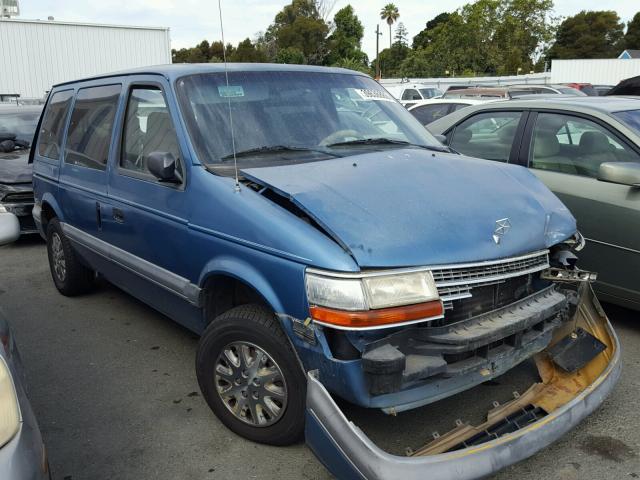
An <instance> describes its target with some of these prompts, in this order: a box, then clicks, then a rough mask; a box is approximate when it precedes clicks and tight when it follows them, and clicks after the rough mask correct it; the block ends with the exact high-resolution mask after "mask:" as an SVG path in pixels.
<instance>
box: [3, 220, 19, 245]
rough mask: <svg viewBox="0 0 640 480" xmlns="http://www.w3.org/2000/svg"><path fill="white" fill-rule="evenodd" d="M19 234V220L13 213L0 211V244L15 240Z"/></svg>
mask: <svg viewBox="0 0 640 480" xmlns="http://www.w3.org/2000/svg"><path fill="white" fill-rule="evenodd" d="M19 236H20V222H19V221H18V217H16V216H15V215H14V214H13V213H4V212H2V213H0V245H4V244H6V243H11V242H15V241H16V240H17V239H18V237H19Z"/></svg>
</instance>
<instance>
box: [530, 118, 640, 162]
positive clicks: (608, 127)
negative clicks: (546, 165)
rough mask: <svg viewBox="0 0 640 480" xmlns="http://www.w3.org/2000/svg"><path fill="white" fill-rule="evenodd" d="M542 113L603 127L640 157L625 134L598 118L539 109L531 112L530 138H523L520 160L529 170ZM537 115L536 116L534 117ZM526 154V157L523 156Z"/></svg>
mask: <svg viewBox="0 0 640 480" xmlns="http://www.w3.org/2000/svg"><path fill="white" fill-rule="evenodd" d="M540 113H547V114H556V115H566V116H569V117H575V118H580V119H582V120H587V121H591V122H593V123H595V124H597V125H598V126H600V127H602V128H603V129H605V130H606V131H607V132H608V133H609V134H610V135H611V136H612V137H613V138H615V139H617V140H618V141H620V143H621V144H623V145H624V146H625V147H627V148H628V149H629V150H631V151H633V152H634V153H635V154H636V155H638V156H639V157H640V148H638V147H636V145H635V144H634V143H633V142H631V141H630V140H629V139H628V138H627V137H626V136H624V135H623V134H621V133H620V132H617V131H615V130H613V128H612V127H611V125H609V124H608V123H606V122H603V121H602V120H600V119H599V118H597V117H594V116H592V115H589V114H585V113H582V112H572V111H571V110H556V109H549V108H544V109H543V108H540V109H537V110H536V111H535V112H533V111H532V112H531V116H532V117H534V118H533V120H534V121H533V123H532V125H531V129H530V131H529V132H528V134H529V136H528V138H524V137H523V139H522V140H523V141H522V147H523V148H522V149H521V150H522V151H521V154H520V157H519V160H520V161H521V162H522V161H523V162H524V163H521V165H524V166H526V167H528V168H531V167H530V164H529V162H530V153H531V147H532V143H533V129H534V127H535V120H536V119H537V116H538V114H540ZM534 114H535V115H534ZM523 153H524V155H525V156H524V157H523V155H522V154H523Z"/></svg>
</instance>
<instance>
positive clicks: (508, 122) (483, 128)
mask: <svg viewBox="0 0 640 480" xmlns="http://www.w3.org/2000/svg"><path fill="white" fill-rule="evenodd" d="M521 117H522V112H499V111H496V112H486V113H480V114H478V115H474V116H473V117H470V118H468V119H466V120H465V121H464V122H462V123H461V124H459V125H458V126H457V127H456V129H455V131H454V132H453V137H452V138H451V143H450V145H451V147H452V148H453V149H454V150H457V151H458V152H460V153H462V154H464V155H469V156H470V157H478V158H485V159H487V160H495V161H498V162H508V161H509V155H510V153H511V146H512V145H513V140H514V138H515V136H516V130H517V128H518V124H519V122H520V118H521Z"/></svg>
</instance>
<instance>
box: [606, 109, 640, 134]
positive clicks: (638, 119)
mask: <svg viewBox="0 0 640 480" xmlns="http://www.w3.org/2000/svg"><path fill="white" fill-rule="evenodd" d="M613 115H614V116H615V117H617V118H618V119H620V120H622V121H623V122H624V123H626V124H627V125H628V126H629V127H631V128H632V129H633V130H635V131H636V132H637V133H639V134H640V110H626V111H624V112H614V113H613Z"/></svg>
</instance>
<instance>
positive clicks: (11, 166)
mask: <svg viewBox="0 0 640 480" xmlns="http://www.w3.org/2000/svg"><path fill="white" fill-rule="evenodd" d="M28 161H29V150H19V151H17V152H14V153H0V183H6V184H14V183H30V182H31V181H32V178H31V177H32V165H31V164H30V163H28Z"/></svg>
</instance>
